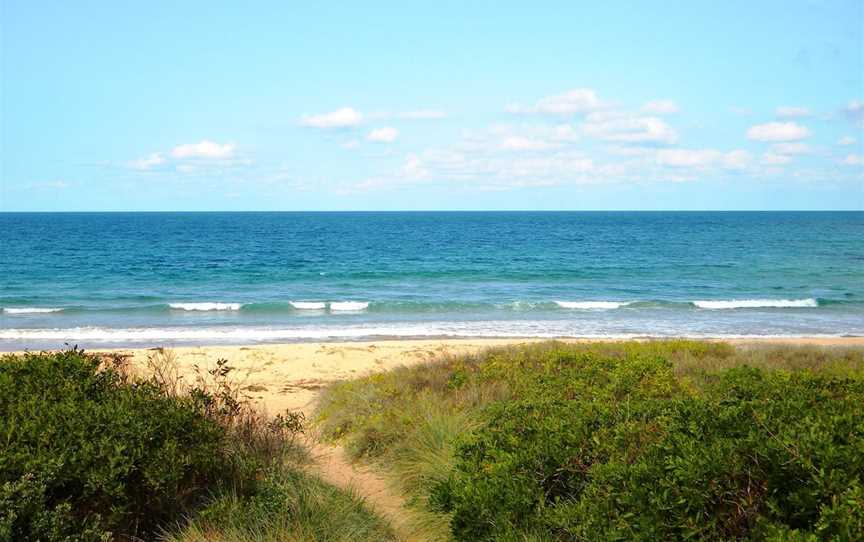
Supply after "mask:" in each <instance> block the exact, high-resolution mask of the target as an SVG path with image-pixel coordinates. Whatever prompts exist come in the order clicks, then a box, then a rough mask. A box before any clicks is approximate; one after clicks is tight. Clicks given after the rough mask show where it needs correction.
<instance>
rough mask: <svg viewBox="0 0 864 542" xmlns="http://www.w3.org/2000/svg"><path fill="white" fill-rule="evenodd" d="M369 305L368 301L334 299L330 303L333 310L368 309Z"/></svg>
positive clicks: (352, 310)
mask: <svg viewBox="0 0 864 542" xmlns="http://www.w3.org/2000/svg"><path fill="white" fill-rule="evenodd" d="M367 307H369V302H368V301H333V302H331V303H330V310H331V311H333V312H357V311H363V310H366V308H367Z"/></svg>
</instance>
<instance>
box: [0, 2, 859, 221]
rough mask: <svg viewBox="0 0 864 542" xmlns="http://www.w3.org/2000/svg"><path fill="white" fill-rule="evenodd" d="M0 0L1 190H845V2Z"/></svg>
mask: <svg viewBox="0 0 864 542" xmlns="http://www.w3.org/2000/svg"><path fill="white" fill-rule="evenodd" d="M0 5H2V8H0V9H2V11H0V24H2V29H0V30H2V73H0V75H2V85H0V92H2V111H0V115H2V116H0V124H2V144H0V166H2V179H0V210H5V211H28V210H45V211H55V210H56V211H63V210H66V211H100V210H396V209H577V210H581V209H862V208H864V146H862V140H864V36H862V28H864V16H862V3H861V2H860V1H825V2H823V1H809V2H808V1H784V2H772V1H759V2H714V1H710V2H709V1H689V2H673V1H663V2H661V1H654V2H647V1H645V2H615V1H610V2H592V3H588V2H570V1H568V2H543V1H534V2H464V1H463V2H423V3H415V2H352V3H348V2H342V3H324V2H302V3H301V2H254V1H252V2H212V1H209V2H196V1H183V2H160V1H150V2H86V1H81V2H59V1H57V2H42V1H38V0H28V1H23V0H0Z"/></svg>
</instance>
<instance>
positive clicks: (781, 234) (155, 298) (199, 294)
mask: <svg viewBox="0 0 864 542" xmlns="http://www.w3.org/2000/svg"><path fill="white" fill-rule="evenodd" d="M0 307H2V313H0V349H4V350H11V349H20V348H56V347H59V346H62V344H63V343H64V342H69V343H76V344H79V345H84V346H88V347H93V346H125V345H142V346H143V345H175V344H176V345H179V344H196V343H199V344H200V343H204V344H211V343H237V344H241V343H252V342H291V341H304V340H330V339H332V340H338V339H352V340H354V339H364V338H381V337H431V336H460V337H479V336H484V337H486V336H488V337H496V336H500V337H508V336H514V337H515V336H538V337H597V338H602V337H632V336H689V337H708V336H710V337H741V336H748V337H749V336H820V335H826V336H841V335H864V213H862V212H813V213H799V212H747V213H744V212H740V213H739V212H655V213H643V212H446V213H444V212H442V213H438V212H412V213H400V212H394V213H373V212H368V213H80V214H79V213H75V214H65V213H64V214H30V213H21V214H17V213H6V214H0Z"/></svg>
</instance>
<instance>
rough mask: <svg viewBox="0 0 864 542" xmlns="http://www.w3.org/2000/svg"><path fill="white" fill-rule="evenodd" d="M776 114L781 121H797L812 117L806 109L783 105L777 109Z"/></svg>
mask: <svg viewBox="0 0 864 542" xmlns="http://www.w3.org/2000/svg"><path fill="white" fill-rule="evenodd" d="M776 114H777V116H778V117H780V118H781V119H795V118H801V117H809V116H810V115H812V113H811V112H810V110H809V109H807V108H806V107H797V106H791V105H781V106H780V107H778V108H777V110H776Z"/></svg>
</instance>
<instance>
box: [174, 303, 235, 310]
mask: <svg viewBox="0 0 864 542" xmlns="http://www.w3.org/2000/svg"><path fill="white" fill-rule="evenodd" d="M168 306H169V307H171V308H172V309H176V310H181V311H237V310H240V307H242V306H243V303H169V304H168Z"/></svg>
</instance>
